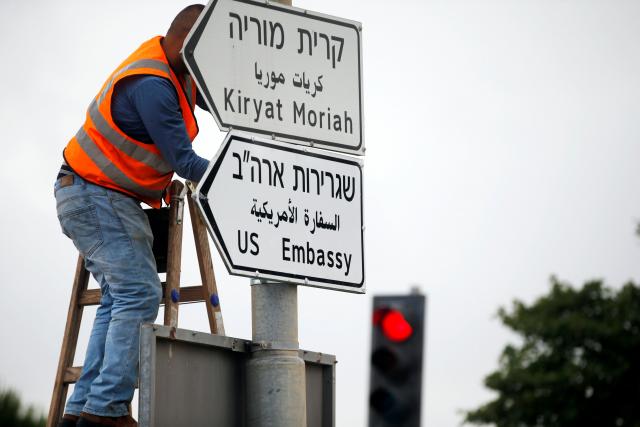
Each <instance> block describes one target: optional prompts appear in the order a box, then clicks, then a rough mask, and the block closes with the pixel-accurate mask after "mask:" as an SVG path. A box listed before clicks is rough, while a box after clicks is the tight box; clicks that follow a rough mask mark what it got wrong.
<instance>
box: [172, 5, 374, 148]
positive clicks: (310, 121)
mask: <svg viewBox="0 0 640 427" xmlns="http://www.w3.org/2000/svg"><path fill="white" fill-rule="evenodd" d="M361 28H362V26H361V24H360V23H358V22H354V21H349V20H345V19H341V18H335V17H332V16H327V15H322V14H319V13H315V12H311V11H307V10H303V9H298V8H293V7H290V6H284V5H280V4H274V3H269V2H255V1H251V0H211V1H210V2H209V4H207V6H206V8H205V9H204V10H203V12H202V13H201V14H200V18H199V19H198V21H197V22H196V24H195V25H194V27H193V29H192V30H191V32H190V33H189V36H188V37H187V39H186V41H185V45H184V49H183V58H184V62H185V64H186V65H187V67H188V68H189V71H190V72H191V75H192V76H193V77H194V78H195V81H196V83H197V85H198V87H199V89H200V92H201V93H202V94H203V95H204V98H205V100H206V103H207V105H208V107H209V111H210V112H211V114H212V115H213V116H214V118H215V119H216V122H217V123H218V126H219V127H220V129H221V130H224V131H226V130H230V129H238V130H244V131H249V132H253V133H261V134H266V135H268V136H270V137H271V136H273V137H275V138H277V139H279V140H284V141H289V142H294V143H298V144H306V145H317V146H322V147H324V148H329V149H332V150H336V151H342V152H347V153H350V154H364V139H363V114H362V60H361V40H360V29H361Z"/></svg>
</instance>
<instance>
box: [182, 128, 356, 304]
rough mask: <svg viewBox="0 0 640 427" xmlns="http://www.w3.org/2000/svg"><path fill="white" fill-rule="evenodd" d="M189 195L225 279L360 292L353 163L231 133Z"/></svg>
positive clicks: (328, 153) (327, 154)
mask: <svg viewBox="0 0 640 427" xmlns="http://www.w3.org/2000/svg"><path fill="white" fill-rule="evenodd" d="M194 197H196V200H197V203H198V206H199V207H200V209H201V212H202V213H203V215H204V217H205V219H206V222H207V226H208V228H209V231H210V233H211V235H212V237H213V240H214V242H215V243H216V246H217V247H218V250H219V251H220V254H221V256H222V258H223V259H224V261H225V264H226V266H227V269H228V270H229V272H230V273H231V274H235V275H240V276H249V277H258V278H270V279H276V280H281V281H285V282H293V283H299V284H305V285H309V286H317V287H323V288H330V289H336V290H342V291H348V292H360V293H363V292H364V229H363V213H362V169H361V163H360V161H359V160H358V159H356V158H352V157H348V156H344V155H339V154H334V153H330V152H327V151H323V152H320V151H319V150H314V149H307V148H301V147H296V146H293V145H290V144H283V143H274V142H273V141H271V140H268V139H262V138H255V137H252V136H251V135H249V134H246V133H241V132H237V131H233V132H230V133H229V135H227V138H226V139H225V142H224V143H223V144H222V147H221V149H220V151H219V152H218V154H217V156H216V157H215V158H214V159H213V160H212V161H211V163H210V164H209V169H208V170H207V172H206V173H205V175H204V177H203V179H202V181H201V182H200V184H199V185H198V188H197V191H196V195H195V196H194Z"/></svg>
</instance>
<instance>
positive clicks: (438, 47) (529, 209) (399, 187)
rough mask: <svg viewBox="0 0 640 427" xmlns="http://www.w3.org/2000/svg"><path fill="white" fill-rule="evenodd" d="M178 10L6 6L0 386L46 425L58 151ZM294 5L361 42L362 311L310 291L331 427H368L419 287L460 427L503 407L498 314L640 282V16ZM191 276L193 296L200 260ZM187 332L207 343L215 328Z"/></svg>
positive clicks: (430, 412)
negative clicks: (580, 290) (497, 380)
mask: <svg viewBox="0 0 640 427" xmlns="http://www.w3.org/2000/svg"><path fill="white" fill-rule="evenodd" d="M186 4H188V2H184V1H150V0H145V1H135V2H134V1H128V2H120V1H111V2H97V1H77V2H42V1H41V2H37V1H36V2H22V1H17V0H5V1H2V2H1V3H0V44H1V47H2V49H1V50H0V51H1V52H2V58H3V59H2V67H0V89H1V92H0V93H2V97H1V98H0V123H1V124H2V129H3V141H4V147H5V152H4V155H3V156H1V158H0V178H1V180H2V183H3V188H4V197H5V198H4V202H3V203H2V209H0V224H2V236H3V243H2V245H1V246H0V248H1V252H0V269H1V270H0V271H1V272H2V277H3V279H2V284H1V285H0V286H1V287H2V288H1V289H2V294H1V298H0V313H2V314H3V321H2V323H1V326H0V342H2V350H0V358H1V359H0V360H1V361H2V363H0V382H1V383H2V384H4V385H11V386H14V387H16V388H18V389H19V390H20V391H21V393H22V395H23V397H24V399H25V400H26V401H29V402H33V403H36V404H37V405H39V406H41V407H42V408H43V409H44V408H47V407H48V403H49V399H50V393H51V389H52V384H53V376H54V373H55V367H56V364H57V360H58V354H59V349H60V342H61V338H62V332H63V328H64V321H65V318H66V310H67V305H68V301H69V292H70V284H71V279H72V275H73V269H74V265H75V257H76V254H75V250H74V248H73V246H72V244H71V243H70V242H69V241H67V240H66V238H64V236H63V235H62V234H61V233H60V230H59V226H58V223H57V219H56V217H55V207H54V199H53V196H52V186H53V180H54V178H55V175H56V172H57V168H58V167H59V163H60V160H61V151H62V148H63V147H64V145H65V144H66V142H67V140H68V138H69V137H70V136H71V135H73V134H74V133H75V131H76V130H77V128H78V127H79V126H80V125H81V123H82V120H83V117H84V110H85V108H86V107H87V105H88V103H89V102H90V100H91V98H92V97H93V96H94V95H95V94H96V92H97V91H98V89H99V87H100V85H101V84H102V82H103V81H104V79H106V77H107V76H108V74H109V73H110V72H111V71H112V70H113V68H114V67H115V66H116V65H117V64H118V63H120V61H121V60H122V59H124V57H126V56H127V55H128V54H129V53H130V52H131V51H132V50H133V49H135V48H136V47H137V46H138V45H139V44H140V43H141V42H142V41H144V40H146V39H147V38H149V37H150V36H152V35H155V34H160V33H164V32H165V30H166V28H167V27H168V25H169V23H170V21H171V19H172V18H173V16H174V15H175V14H176V13H177V12H178V11H179V10H180V9H181V8H182V7H183V6H184V5H186ZM295 5H296V6H299V7H305V8H309V9H312V10H316V11H319V12H323V13H327V14H332V15H336V16H341V17H345V18H349V19H354V20H358V21H361V22H362V23H363V26H364V30H363V49H364V53H363V57H364V67H363V68H364V99H365V106H364V112H365V135H366V144H367V155H366V159H365V169H364V170H365V215H366V224H367V236H366V256H367V260H366V262H367V278H368V283H367V285H368V294H367V295H365V296H361V295H351V294H344V293H338V292H332V291H324V290H317V289H307V288H305V289H301V292H300V302H299V304H300V342H301V345H302V346H303V347H304V348H307V349H310V350H315V351H322V352H327V353H333V354H335V355H337V358H338V360H339V364H338V377H337V393H338V400H337V404H338V416H337V424H338V425H339V426H363V425H365V420H366V415H365V414H366V402H367V394H368V389H367V387H368V384H367V382H368V360H367V359H368V354H369V310H370V305H371V295H372V294H375V293H397V292H406V291H408V290H409V285H410V284H411V283H420V284H421V286H422V289H423V290H424V291H425V292H426V293H427V294H428V297H429V301H428V310H429V314H428V328H427V352H426V359H425V361H426V372H425V398H424V401H425V407H424V414H425V422H424V424H425V425H429V426H434V427H449V426H455V425H457V424H459V422H460V415H459V414H458V413H457V411H458V410H459V409H466V408H471V407H474V406H475V405H477V404H478V403H481V402H483V401H485V400H487V399H489V398H490V397H491V395H490V394H489V393H488V392H487V391H486V390H485V389H484V388H483V386H482V378H483V377H484V375H486V374H487V373H489V372H490V371H491V370H492V369H494V368H495V367H496V364H497V357H498V355H499V351H500V349H501V348H502V346H503V345H504V344H505V343H506V342H507V341H508V340H510V339H513V337H512V336H510V335H509V334H508V333H507V331H506V330H505V329H504V328H502V327H501V326H500V324H499V322H498V321H497V320H496V319H495V317H494V314H495V312H496V309H497V308H498V306H500V305H505V304H508V303H509V302H510V301H511V300H512V299H513V298H522V299H524V300H526V301H530V300H532V299H533V298H534V297H535V296H537V295H540V294H541V293H543V292H545V291H546V290H547V289H548V277H549V275H550V274H552V273H556V274H557V275H558V276H559V277H560V278H561V279H564V280H568V281H571V282H573V283H574V284H582V282H583V281H585V280H587V279H591V278H599V277H602V278H605V279H606V280H607V282H608V283H609V284H611V285H615V286H618V285H620V284H622V283H623V282H624V281H627V280H630V279H633V280H636V281H638V280H640V265H639V263H638V261H637V260H638V255H639V254H640V250H639V249H640V241H638V239H637V238H636V237H634V235H633V229H634V226H635V223H636V222H638V221H639V220H640V191H638V190H637V183H638V182H640V168H638V166H637V165H638V159H639V158H640V126H639V123H640V101H639V100H640V51H639V50H638V41H639V40H640V26H638V22H640V3H638V2H637V1H632V0H630V1H612V0H601V1H594V0H562V1H557V0H553V1H552V0H535V1H534V0H520V1H506V0H505V1H485V0H481V1H478V0H475V1H458V0H441V1H435V0H424V1H405V2H382V1H366V2H365V1H361V2H344V1H338V0H325V1H322V2H321V1H317V0H299V1H296V2H295ZM220 66H221V67H222V66H224V58H221V59H220ZM198 119H199V124H200V128H201V133H200V136H199V137H198V138H197V140H196V142H195V149H196V151H197V152H198V153H199V154H201V155H203V156H205V157H212V156H213V154H214V153H215V152H216V150H217V148H218V146H219V143H220V142H221V141H222V139H223V136H224V135H223V133H221V132H219V131H218V129H217V127H216V125H215V123H214V120H213V119H212V118H211V117H210V116H208V114H207V113H204V112H202V111H201V112H199V114H198ZM214 257H215V260H214V262H215V267H216V274H217V277H218V283H219V288H220V294H221V303H222V309H223V314H224V316H225V325H226V328H227V333H228V334H229V335H233V336H238V337H243V338H249V337H250V336H251V330H250V306H249V304H250V298H249V295H250V293H249V285H248V280H247V279H242V278H236V277H230V276H229V275H228V274H227V273H226V270H225V268H224V266H223V265H222V263H221V262H220V258H219V257H218V256H217V254H214ZM183 279H184V281H185V282H186V283H187V284H194V283H196V282H197V280H198V270H197V264H196V262H195V253H194V250H193V248H192V245H191V243H190V241H187V244H186V245H185V252H184V255H183ZM92 317H93V310H88V312H87V313H86V315H85V328H84V329H83V339H82V340H81V346H82V345H84V343H85V342H86V337H87V335H86V333H87V330H88V328H89V326H90V320H91V319H92ZM180 323H181V326H182V327H185V328H191V329H198V330H206V327H207V326H206V325H207V323H206V317H205V314H204V309H203V308H202V307H200V306H199V305H192V306H189V307H187V308H185V309H183V310H182V311H181V319H180ZM82 353H83V350H81V351H80V355H81V354H82ZM81 360H82V358H81V357H78V363H81Z"/></svg>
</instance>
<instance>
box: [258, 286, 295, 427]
mask: <svg viewBox="0 0 640 427" xmlns="http://www.w3.org/2000/svg"><path fill="white" fill-rule="evenodd" d="M251 326H252V338H253V344H254V348H253V352H252V354H251V358H250V359H249V362H248V363H247V425H248V426H250V427H306V425H307V403H306V386H305V383H306V382H305V369H304V361H303V360H302V359H301V358H300V356H299V354H298V349H299V346H298V288H297V286H296V285H292V284H288V283H281V282H276V281H265V280H259V279H252V280H251Z"/></svg>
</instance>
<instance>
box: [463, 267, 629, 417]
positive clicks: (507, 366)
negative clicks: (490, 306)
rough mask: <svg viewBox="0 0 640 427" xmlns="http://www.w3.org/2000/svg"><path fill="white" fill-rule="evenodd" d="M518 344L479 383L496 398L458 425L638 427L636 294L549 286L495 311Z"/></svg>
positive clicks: (588, 285) (599, 287) (598, 287)
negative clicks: (546, 291) (527, 299)
mask: <svg viewBox="0 0 640 427" xmlns="http://www.w3.org/2000/svg"><path fill="white" fill-rule="evenodd" d="M498 315H499V317H500V319H501V320H502V322H503V323H504V324H505V325H506V326H507V327H509V328H510V329H512V330H513V331H514V332H516V333H517V334H518V335H520V336H521V338H522V343H521V344H520V345H507V346H506V347H505V349H504V350H503V352H502V355H501V357H500V363H499V369H498V370H497V371H495V372H493V373H492V374H490V375H489V376H487V377H486V378H485V385H486V386H487V387H488V388H489V389H491V390H493V391H495V392H496V393H497V394H498V397H497V399H495V400H493V401H491V402H489V403H486V404H485V405H483V406H481V407H479V408H477V409H475V410H472V411H469V412H467V413H466V417H465V421H466V422H469V423H473V424H494V425H496V426H497V427H556V426H558V427H560V426H562V427H574V426H575V427H578V426H580V427H590V426H594V427H596V426H597V427H609V426H631V427H640V288H638V286H636V285H634V284H633V283H628V284H627V285H625V286H623V287H622V288H621V289H619V290H617V291H616V290H612V289H610V288H607V287H605V286H604V285H603V284H602V283H601V282H599V281H593V282H589V283H586V284H585V285H584V286H583V287H582V289H579V290H576V289H573V288H572V287H570V286H568V285H566V284H562V283H560V282H558V281H557V280H556V279H555V278H553V279H552V286H551V291H550V292H549V294H547V295H545V296H543V297H541V298H540V299H538V300H537V301H536V302H534V303H533V304H531V305H529V306H527V305H525V304H523V303H522V302H519V301H515V302H514V303H513V307H512V308H511V311H507V310H505V309H500V310H499V312H498Z"/></svg>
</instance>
